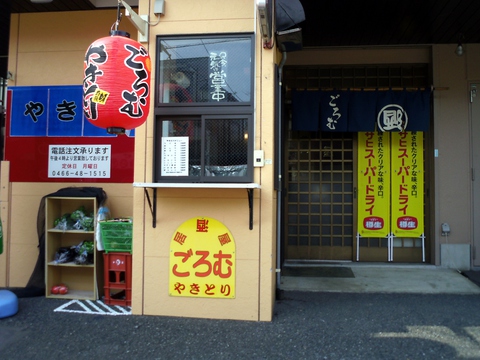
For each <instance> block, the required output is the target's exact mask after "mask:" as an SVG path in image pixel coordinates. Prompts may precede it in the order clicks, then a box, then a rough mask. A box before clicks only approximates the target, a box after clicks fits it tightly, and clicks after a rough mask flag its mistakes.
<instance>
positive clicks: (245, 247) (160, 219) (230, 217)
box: [145, 189, 259, 260]
mask: <svg viewBox="0 0 480 360" xmlns="http://www.w3.org/2000/svg"><path fill="white" fill-rule="evenodd" d="M236 190H237V191H238V192H241V193H242V195H243V197H242V198H240V199H238V198H228V197H225V198H222V199H218V198H217V199H212V198H196V197H193V196H192V197H185V198H180V197H178V198H158V199H157V206H158V208H157V211H158V214H157V227H156V229H148V227H151V221H149V218H151V215H150V214H148V215H147V218H146V227H147V229H146V232H148V235H147V234H146V241H145V252H146V253H147V254H149V255H152V256H168V254H169V252H170V240H171V238H172V236H173V235H174V234H175V231H176V230H177V228H178V227H179V226H181V225H182V223H183V222H185V221H187V220H189V219H191V218H193V217H210V218H214V219H216V220H218V221H220V222H221V223H222V224H224V225H225V226H226V227H227V228H228V230H229V231H230V232H231V233H232V235H233V237H234V239H235V243H236V255H237V259H257V260H258V256H259V254H258V253H259V248H258V246H259V244H258V236H259V225H258V224H259V221H258V218H259V216H258V215H259V206H258V203H259V201H258V199H254V210H253V211H254V212H253V215H254V224H253V230H249V223H248V219H249V212H248V200H247V191H246V190H244V189H236ZM218 191H219V192H224V190H218ZM227 191H228V190H227ZM190 192H191V193H193V192H202V190H201V189H196V190H192V189H189V193H190Z"/></svg>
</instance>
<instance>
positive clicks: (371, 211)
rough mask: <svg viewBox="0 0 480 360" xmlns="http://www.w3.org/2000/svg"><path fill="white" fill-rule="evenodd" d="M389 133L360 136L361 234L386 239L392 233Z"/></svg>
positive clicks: (359, 205) (359, 199) (359, 216)
mask: <svg viewBox="0 0 480 360" xmlns="http://www.w3.org/2000/svg"><path fill="white" fill-rule="evenodd" d="M389 138H390V137H389V134H385V133H378V132H360V133H358V232H359V233H360V235H361V236H363V237H386V236H387V235H388V233H389V230H390V216H389V213H390V166H389V159H390V142H389Z"/></svg>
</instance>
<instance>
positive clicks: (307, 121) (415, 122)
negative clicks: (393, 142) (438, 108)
mask: <svg viewBox="0 0 480 360" xmlns="http://www.w3.org/2000/svg"><path fill="white" fill-rule="evenodd" d="M430 103H431V89H425V90H415V91H407V90H406V89H405V90H402V91H395V90H388V91H378V90H375V91H366V90H360V91H353V90H339V91H335V90H333V91H320V90H318V91H317V90H315V91H310V90H295V89H293V90H292V130H296V131H327V132H339V131H342V132H360V131H375V130H378V131H428V128H429V124H430Z"/></svg>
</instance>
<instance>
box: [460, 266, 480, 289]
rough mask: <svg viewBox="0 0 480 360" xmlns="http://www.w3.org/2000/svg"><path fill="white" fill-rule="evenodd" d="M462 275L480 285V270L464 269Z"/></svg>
mask: <svg viewBox="0 0 480 360" xmlns="http://www.w3.org/2000/svg"><path fill="white" fill-rule="evenodd" d="M462 275H463V276H465V277H466V278H468V279H469V280H470V281H472V282H473V283H475V284H477V285H478V286H480V271H474V270H469V271H462Z"/></svg>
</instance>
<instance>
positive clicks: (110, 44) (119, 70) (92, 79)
mask: <svg viewBox="0 0 480 360" xmlns="http://www.w3.org/2000/svg"><path fill="white" fill-rule="evenodd" d="M150 72H151V60H150V56H149V55H148V52H147V50H146V49H145V48H144V47H143V46H142V45H141V44H140V43H138V42H136V41H134V40H132V39H130V38H129V35H128V33H125V32H121V31H112V32H111V36H109V37H104V38H101V39H98V40H96V41H94V42H93V43H92V44H91V45H90V46H89V48H88V50H87V52H86V53H85V61H84V79H83V110H84V113H85V116H86V118H87V119H88V121H90V122H91V123H92V124H93V125H95V126H98V127H100V128H104V129H107V132H109V133H117V134H118V133H125V130H130V129H134V128H136V127H138V126H140V125H142V124H143V123H144V122H145V120H146V119H147V116H148V113H149V110H150Z"/></svg>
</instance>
